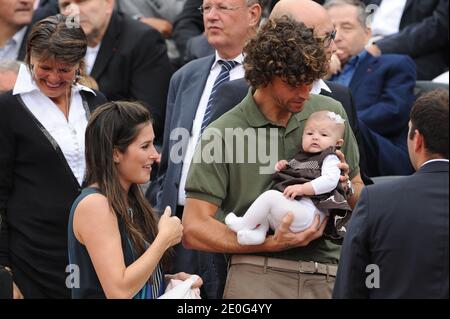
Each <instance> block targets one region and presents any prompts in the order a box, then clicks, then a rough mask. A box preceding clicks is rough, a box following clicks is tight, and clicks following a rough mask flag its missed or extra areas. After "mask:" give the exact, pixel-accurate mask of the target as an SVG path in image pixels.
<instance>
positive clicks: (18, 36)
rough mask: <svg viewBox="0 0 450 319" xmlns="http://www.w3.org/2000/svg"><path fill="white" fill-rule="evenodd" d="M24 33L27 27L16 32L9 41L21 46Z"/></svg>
mask: <svg viewBox="0 0 450 319" xmlns="http://www.w3.org/2000/svg"><path fill="white" fill-rule="evenodd" d="M26 32H27V26H25V27H23V28H22V29H20V30H19V31H17V32H16V33H15V34H14V35H13V37H12V38H11V40H12V41H14V42H15V43H16V44H18V45H21V44H22V41H23V38H24V37H25V33H26Z"/></svg>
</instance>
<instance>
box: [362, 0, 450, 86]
mask: <svg viewBox="0 0 450 319" xmlns="http://www.w3.org/2000/svg"><path fill="white" fill-rule="evenodd" d="M385 1H388V0H385ZM363 2H364V3H365V4H371V3H373V4H377V5H379V4H380V3H381V0H363ZM377 45H378V46H379V48H380V49H381V51H382V52H383V54H384V53H398V54H407V55H409V56H410V57H412V58H413V59H414V62H415V63H416V66H417V75H418V79H419V80H431V79H433V78H434V77H436V76H438V75H439V74H441V73H443V72H445V71H446V70H448V54H449V51H448V45H449V35H448V0H427V1H419V0H407V2H406V5H405V9H404V11H403V15H402V18H401V21H400V32H399V33H397V34H393V35H391V36H388V37H386V38H384V39H382V40H379V41H377Z"/></svg>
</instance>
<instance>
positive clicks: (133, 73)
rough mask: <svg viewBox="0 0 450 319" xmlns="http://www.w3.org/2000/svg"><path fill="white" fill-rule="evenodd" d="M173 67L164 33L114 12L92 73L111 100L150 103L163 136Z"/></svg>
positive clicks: (154, 125) (155, 122)
mask: <svg viewBox="0 0 450 319" xmlns="http://www.w3.org/2000/svg"><path fill="white" fill-rule="evenodd" d="M171 75H172V67H171V65H170V61H169V58H168V56H167V49H166V44H165V42H164V39H163V38H162V37H161V34H160V33H159V32H158V31H156V30H155V29H153V28H152V27H149V26H147V25H146V24H144V23H141V22H139V21H135V20H133V19H131V18H128V17H125V16H124V15H123V14H121V13H117V12H114V13H113V15H112V17H111V21H110V23H109V26H108V29H107V30H106V33H105V35H104V37H103V39H102V43H101V46H100V50H99V52H98V55H97V58H96V60H95V63H94V66H93V68H92V71H91V76H92V77H93V78H94V79H95V80H96V81H97V83H98V85H99V89H100V91H101V92H102V93H103V94H105V96H106V98H107V99H108V100H138V101H142V102H144V103H146V104H147V106H148V107H149V110H150V113H151V114H152V117H153V119H154V123H153V128H154V130H155V134H156V137H157V138H158V137H162V132H163V128H164V118H165V109H166V98H167V91H168V89H169V81H170V77H171Z"/></svg>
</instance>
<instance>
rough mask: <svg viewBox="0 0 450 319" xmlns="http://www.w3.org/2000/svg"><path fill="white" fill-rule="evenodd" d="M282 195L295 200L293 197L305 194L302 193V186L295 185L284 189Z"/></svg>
mask: <svg viewBox="0 0 450 319" xmlns="http://www.w3.org/2000/svg"><path fill="white" fill-rule="evenodd" d="M283 194H284V196H286V197H288V198H290V199H295V197H297V196H301V195H304V194H305V193H304V191H303V185H301V184H296V185H290V186H288V187H286V188H285V189H284V192H283Z"/></svg>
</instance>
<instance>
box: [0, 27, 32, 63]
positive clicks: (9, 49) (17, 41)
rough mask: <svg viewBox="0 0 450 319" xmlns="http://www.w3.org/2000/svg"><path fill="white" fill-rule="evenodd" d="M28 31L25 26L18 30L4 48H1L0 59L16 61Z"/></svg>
mask: <svg viewBox="0 0 450 319" xmlns="http://www.w3.org/2000/svg"><path fill="white" fill-rule="evenodd" d="M26 32H27V27H26V26H25V27H23V28H22V29H20V30H19V31H17V32H16V33H15V34H14V35H13V36H12V38H11V39H9V40H8V41H7V42H6V44H5V46H4V47H3V48H0V61H6V60H7V61H16V60H17V58H18V57H19V51H20V47H21V46H22V42H23V40H24V37H25V33H26Z"/></svg>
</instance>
